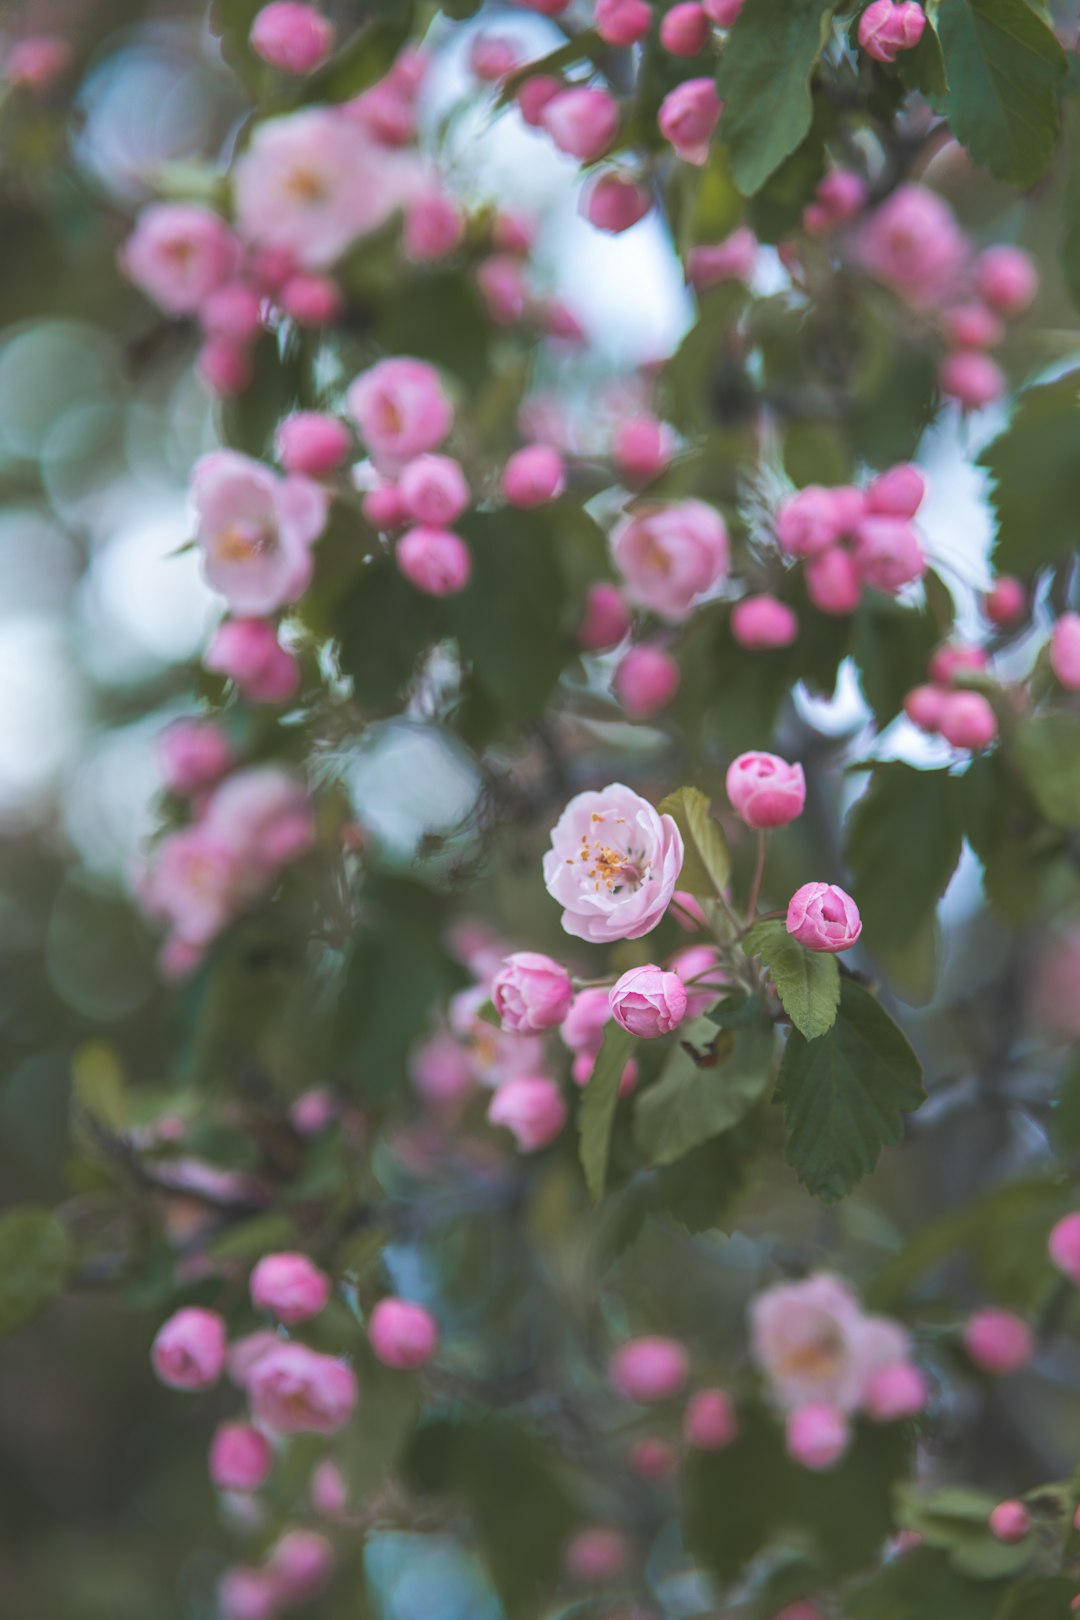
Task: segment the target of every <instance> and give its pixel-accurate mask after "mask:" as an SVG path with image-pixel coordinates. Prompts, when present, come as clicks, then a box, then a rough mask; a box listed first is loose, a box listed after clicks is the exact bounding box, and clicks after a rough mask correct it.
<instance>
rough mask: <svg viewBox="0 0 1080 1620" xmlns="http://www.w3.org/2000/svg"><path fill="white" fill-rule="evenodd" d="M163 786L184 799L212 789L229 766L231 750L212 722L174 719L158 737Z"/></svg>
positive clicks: (220, 731)
mask: <svg viewBox="0 0 1080 1620" xmlns="http://www.w3.org/2000/svg"><path fill="white" fill-rule="evenodd" d="M158 758H159V759H160V761H161V772H162V775H163V776H164V778H165V786H166V787H167V788H168V790H169V792H170V793H179V794H183V795H185V796H187V795H190V794H193V793H201V792H202V791H203V789H204V788H208V787H213V785H214V783H215V782H217V781H220V779H221V777H223V776H224V775H225V772H226V771H227V770H228V769H229V766H230V765H231V764H232V748H231V747H230V746H229V739H228V738H227V737H226V736H225V733H224V732H223V731H222V730H220V728H219V727H218V726H216V725H215V724H214V722H213V721H212V720H174V721H173V723H172V725H171V726H167V727H166V729H165V730H164V731H163V732H162V734H161V736H160V737H159V738H158Z"/></svg>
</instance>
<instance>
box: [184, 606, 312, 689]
mask: <svg viewBox="0 0 1080 1620" xmlns="http://www.w3.org/2000/svg"><path fill="white" fill-rule="evenodd" d="M203 663H204V664H205V666H206V668H207V669H209V670H213V672H214V673H215V674H216V675H224V676H226V677H227V678H228V679H229V680H231V681H235V682H236V684H237V686H238V687H239V688H240V691H241V692H242V693H243V694H244V696H245V698H247V700H248V702H249V703H285V702H287V701H288V699H289V698H291V697H295V695H296V693H297V692H298V691H299V690H300V665H299V663H298V662H297V660H296V658H295V657H294V655H293V654H292V653H291V652H288V651H287V650H286V649H285V648H284V647H282V646H281V644H280V643H279V641H278V638H277V631H276V629H275V628H274V626H273V625H272V624H270V623H269V622H268V621H267V620H266V619H226V621H225V623H224V624H223V625H221V626H219V628H218V630H217V631H216V632H215V635H214V639H213V641H212V642H211V643H210V646H209V647H208V648H207V650H206V654H205V656H204V658H203Z"/></svg>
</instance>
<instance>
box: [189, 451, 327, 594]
mask: <svg viewBox="0 0 1080 1620" xmlns="http://www.w3.org/2000/svg"><path fill="white" fill-rule="evenodd" d="M191 493H192V498H193V500H194V503H195V511H196V516H197V520H198V533H197V535H196V540H197V543H198V545H199V547H200V549H201V550H202V553H203V569H204V572H205V574H206V581H207V584H208V585H210V586H211V587H212V588H213V589H214V590H216V591H220V592H221V594H222V596H224V597H225V599H226V601H227V602H228V604H229V607H230V608H231V609H232V611H233V612H234V613H240V614H249V615H253V616H259V615H262V614H264V613H273V612H274V611H275V610H276V609H278V608H280V607H283V606H285V604H286V603H289V602H295V601H297V599H298V598H299V597H300V596H302V595H303V593H304V591H305V589H306V588H307V585H308V583H309V581H310V579H311V575H312V571H313V567H314V563H313V559H312V555H311V547H312V543H313V542H314V541H315V540H317V539H318V537H319V535H320V534H321V533H322V531H323V529H324V527H325V525H326V513H327V496H326V492H325V491H324V490H323V489H321V488H320V487H319V486H318V485H317V484H312V483H310V482H309V481H308V480H307V479H306V478H294V477H287V478H282V477H280V476H279V475H278V474H277V473H275V472H272V471H271V470H270V468H269V467H264V466H262V464H261V463H260V462H257V461H253V460H252V459H251V457H250V456H245V455H241V454H240V452H239V451H237V450H213V451H211V452H210V454H209V455H206V456H202V457H201V458H200V459H199V460H198V461H197V462H196V463H195V468H194V471H193V473H192V477H191Z"/></svg>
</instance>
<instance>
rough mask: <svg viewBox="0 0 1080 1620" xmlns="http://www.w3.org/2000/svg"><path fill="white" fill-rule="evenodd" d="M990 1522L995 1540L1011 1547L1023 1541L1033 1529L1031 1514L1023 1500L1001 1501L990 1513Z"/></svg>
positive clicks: (991, 1532)
mask: <svg viewBox="0 0 1080 1620" xmlns="http://www.w3.org/2000/svg"><path fill="white" fill-rule="evenodd" d="M989 1523H990V1534H991V1535H992V1536H993V1537H994V1540H995V1541H1003V1542H1005V1544H1006V1546H1010V1547H1011V1546H1013V1545H1014V1543H1016V1542H1018V1541H1023V1539H1024V1537H1025V1536H1026V1535H1027V1533H1028V1531H1029V1530H1030V1529H1031V1514H1030V1513H1029V1512H1028V1510H1027V1508H1026V1507H1025V1506H1024V1504H1023V1502H999V1503H998V1505H997V1507H996V1508H994V1510H993V1512H992V1513H991V1514H990V1520H989Z"/></svg>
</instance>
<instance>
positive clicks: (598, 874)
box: [544, 783, 683, 944]
mask: <svg viewBox="0 0 1080 1620" xmlns="http://www.w3.org/2000/svg"><path fill="white" fill-rule="evenodd" d="M682 861H683V843H682V838H681V836H680V834H679V829H678V827H677V826H676V825H675V822H674V821H673V820H672V818H671V816H668V815H663V816H661V815H659V814H658V813H657V812H656V810H654V809H653V807H652V805H651V804H649V802H648V800H647V799H642V798H641V797H640V796H639V795H638V794H636V793H635V792H633V790H632V789H631V788H628V787H623V786H622V784H621V783H614V784H613V785H612V786H611V787H608V788H605V789H604V791H603V792H602V793H579V794H577V795H576V797H575V798H573V799H571V800H570V803H569V804H568V805H567V806H566V809H565V810H564V811H563V813H562V815H561V816H560V817H559V820H558V821H557V822H556V824H555V827H554V828H553V829H552V834H551V848H550V849H549V850H548V852H547V854H546V855H545V856H544V882H545V883H546V885H547V890H548V893H549V894H550V895H551V897H552V899H554V900H557V901H558V902H559V904H560V905H561V906H562V907H563V908H564V909H563V917H562V925H563V928H564V929H565V930H566V932H567V933H568V934H573V935H575V936H576V937H577V938H578V939H587V940H591V941H592V942H593V943H594V944H610V943H611V942H612V941H613V940H616V939H640V938H641V937H642V935H643V934H647V933H649V932H650V931H651V930H652V929H653V928H655V927H656V925H657V923H658V922H659V921H660V920H661V918H662V917H663V915H664V913H665V911H666V910H667V908H668V906H669V904H670V902H671V897H672V895H673V894H674V892H675V884H676V881H677V879H678V876H679V872H680V870H681V868H682Z"/></svg>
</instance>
